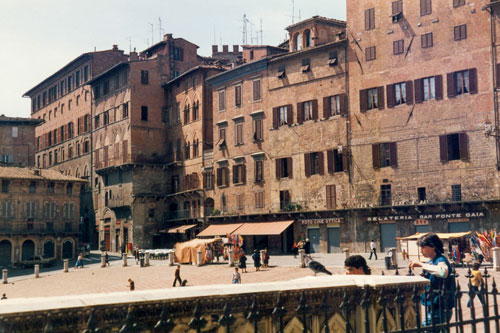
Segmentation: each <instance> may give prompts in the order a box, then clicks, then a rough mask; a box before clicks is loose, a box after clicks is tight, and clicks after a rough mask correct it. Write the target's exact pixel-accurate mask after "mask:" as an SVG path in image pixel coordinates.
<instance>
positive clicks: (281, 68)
mask: <svg viewBox="0 0 500 333" xmlns="http://www.w3.org/2000/svg"><path fill="white" fill-rule="evenodd" d="M285 76H286V66H285V65H279V66H278V72H277V73H276V77H277V78H278V79H283V78H284V77H285Z"/></svg>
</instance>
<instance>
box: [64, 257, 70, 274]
mask: <svg viewBox="0 0 500 333" xmlns="http://www.w3.org/2000/svg"><path fill="white" fill-rule="evenodd" d="M68 267H69V259H64V273H68Z"/></svg>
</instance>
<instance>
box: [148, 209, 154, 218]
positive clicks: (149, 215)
mask: <svg viewBox="0 0 500 333" xmlns="http://www.w3.org/2000/svg"><path fill="white" fill-rule="evenodd" d="M148 217H155V209H154V208H149V209H148Z"/></svg>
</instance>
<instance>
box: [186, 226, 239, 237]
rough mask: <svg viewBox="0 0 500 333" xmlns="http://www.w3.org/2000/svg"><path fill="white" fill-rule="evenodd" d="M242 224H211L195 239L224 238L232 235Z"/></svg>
mask: <svg viewBox="0 0 500 333" xmlns="http://www.w3.org/2000/svg"><path fill="white" fill-rule="evenodd" d="M242 225H243V223H229V224H212V225H209V226H208V227H207V228H206V229H205V230H203V231H202V232H200V233H199V234H198V235H196V237H200V236H225V235H226V234H232V233H233V232H234V231H236V230H237V229H238V228H239V227H241V226H242Z"/></svg>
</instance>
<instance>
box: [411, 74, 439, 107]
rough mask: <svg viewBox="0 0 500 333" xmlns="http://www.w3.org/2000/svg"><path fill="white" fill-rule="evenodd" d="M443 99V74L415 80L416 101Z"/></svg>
mask: <svg viewBox="0 0 500 333" xmlns="http://www.w3.org/2000/svg"><path fill="white" fill-rule="evenodd" d="M433 99H436V100H441V99H443V77H442V76H441V75H437V76H431V77H426V78H423V79H418V80H415V103H422V102H423V101H430V100H433Z"/></svg>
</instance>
